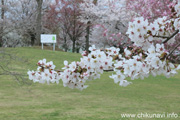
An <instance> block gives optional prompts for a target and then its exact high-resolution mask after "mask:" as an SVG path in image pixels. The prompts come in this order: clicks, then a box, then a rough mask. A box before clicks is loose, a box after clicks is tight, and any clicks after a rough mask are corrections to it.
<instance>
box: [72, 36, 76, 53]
mask: <svg viewBox="0 0 180 120" xmlns="http://www.w3.org/2000/svg"><path fill="white" fill-rule="evenodd" d="M75 45H76V40H75V39H73V48H72V52H73V53H74V52H75Z"/></svg>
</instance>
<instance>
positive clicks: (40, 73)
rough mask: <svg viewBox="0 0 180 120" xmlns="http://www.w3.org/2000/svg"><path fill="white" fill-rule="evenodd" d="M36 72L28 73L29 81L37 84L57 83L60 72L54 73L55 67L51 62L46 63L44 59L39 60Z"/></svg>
mask: <svg viewBox="0 0 180 120" xmlns="http://www.w3.org/2000/svg"><path fill="white" fill-rule="evenodd" d="M37 65H38V68H37V71H30V70H29V71H28V72H27V74H28V75H29V79H30V80H33V82H38V83H47V84H49V83H55V82H56V83H57V84H58V83H59V79H60V72H58V71H55V70H54V69H55V65H54V64H53V62H52V61H50V62H46V59H43V60H39V62H38V63H37Z"/></svg>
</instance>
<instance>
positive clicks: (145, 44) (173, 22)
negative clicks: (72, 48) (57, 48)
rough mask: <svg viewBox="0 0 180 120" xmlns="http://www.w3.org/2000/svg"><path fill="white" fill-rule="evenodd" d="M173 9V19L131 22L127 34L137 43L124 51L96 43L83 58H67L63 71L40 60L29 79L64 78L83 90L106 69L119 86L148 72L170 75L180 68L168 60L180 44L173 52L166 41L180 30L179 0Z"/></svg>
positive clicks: (143, 76)
mask: <svg viewBox="0 0 180 120" xmlns="http://www.w3.org/2000/svg"><path fill="white" fill-rule="evenodd" d="M174 10H175V11H176V14H174V17H172V18H168V17H166V16H163V17H160V18H157V19H155V20H154V21H152V22H150V21H148V20H147V19H146V18H144V17H137V18H134V20H133V21H131V22H129V26H128V30H127V32H126V34H127V35H128V37H129V39H130V40H131V41H132V42H133V43H134V44H133V45H132V46H128V47H126V48H125V49H124V52H123V53H121V54H120V52H119V51H120V49H119V48H115V47H110V48H106V49H96V47H95V46H94V45H93V46H92V47H90V48H89V51H90V53H88V52H87V51H85V52H84V53H83V54H82V58H81V59H80V61H78V62H75V61H74V62H71V63H68V61H64V67H63V71H57V70H55V65H54V64H53V62H52V61H51V62H46V59H43V60H40V61H39V62H38V63H37V64H38V68H37V71H28V75H29V79H30V80H33V81H34V82H39V83H55V82H56V83H59V80H62V82H63V85H64V87H69V88H72V89H74V88H77V89H80V90H83V89H85V88H87V87H88V86H87V85H86V84H85V83H86V81H89V80H92V79H97V78H100V75H101V74H102V73H103V72H104V71H111V70H113V71H115V73H114V74H112V75H111V76H110V78H112V79H113V80H114V82H115V83H117V84H119V85H120V86H127V85H129V84H132V82H130V81H127V77H130V78H131V80H134V79H139V78H140V79H144V78H145V77H148V76H149V75H153V76H157V75H164V76H166V77H167V78H169V77H171V76H173V75H175V74H177V73H178V71H177V70H179V69H180V65H176V64H173V63H171V61H170V60H169V59H170V55H171V54H172V53H173V51H174V50H175V49H177V48H178V47H179V46H180V43H178V44H177V45H176V46H175V47H174V48H173V49H172V50H170V51H168V50H166V49H165V45H164V44H166V43H167V44H168V43H169V42H174V41H175V39H174V37H175V36H176V35H177V34H178V33H179V30H180V19H179V17H180V1H178V3H177V4H176V5H175V6H174ZM105 17H106V16H105ZM157 41H159V43H158V42H157Z"/></svg>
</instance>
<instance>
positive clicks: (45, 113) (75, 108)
mask: <svg viewBox="0 0 180 120" xmlns="http://www.w3.org/2000/svg"><path fill="white" fill-rule="evenodd" d="M5 50H6V51H7V53H10V54H13V55H16V56H19V57H17V58H16V59H13V60H11V61H10V62H8V65H9V66H11V67H12V69H11V70H12V71H15V72H20V73H23V75H25V77H26V78H27V77H28V76H27V71H28V69H30V70H36V68H37V66H36V63H37V62H38V60H40V59H43V58H46V59H47V60H48V61H50V60H52V61H53V62H54V64H55V65H56V66H57V69H60V68H61V67H62V66H63V61H64V60H68V61H74V60H76V61H78V60H79V59H80V57H81V55H80V54H73V53H65V52H61V51H55V52H53V51H50V50H40V49H33V48H8V49H5ZM0 55H1V54H0ZM0 58H3V57H1V56H0ZM3 59H4V60H6V62H7V60H8V59H9V58H8V57H7V58H3ZM0 64H1V65H4V66H5V62H1V63H0ZM111 74H112V72H106V73H104V74H103V75H102V76H101V79H98V80H94V81H90V82H88V83H87V84H88V85H89V87H88V88H87V89H85V90H83V91H79V90H76V89H75V90H72V89H69V88H65V87H63V85H62V82H60V84H50V85H47V84H38V83H32V81H30V80H26V81H27V83H28V84H22V83H21V82H17V81H16V80H15V79H14V77H13V76H9V75H0V120H138V118H127V117H126V118H122V117H121V114H123V113H126V114H128V113H129V114H140V113H144V114H145V113H148V114H166V113H173V112H174V113H176V114H178V115H179V117H178V118H177V120H178V119H180V72H179V74H177V75H176V76H174V77H172V78H169V79H167V78H165V77H164V76H158V77H152V76H150V77H149V78H147V79H145V80H139V79H138V80H134V81H132V82H133V84H131V85H129V86H127V87H120V86H119V85H118V84H114V82H113V80H112V79H110V78H109V75H111ZM141 119H143V120H145V119H147V118H140V119H139V120H141ZM164 119H168V120H176V119H175V118H167V117H165V118H162V120H164ZM148 120H149V119H148ZM152 120H155V118H152ZM157 120H159V119H158V118H157Z"/></svg>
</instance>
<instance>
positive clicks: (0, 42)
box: [0, 0, 4, 47]
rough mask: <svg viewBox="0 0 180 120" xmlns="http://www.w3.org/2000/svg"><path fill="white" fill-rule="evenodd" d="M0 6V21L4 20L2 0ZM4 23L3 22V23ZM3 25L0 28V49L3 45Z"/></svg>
mask: <svg viewBox="0 0 180 120" xmlns="http://www.w3.org/2000/svg"><path fill="white" fill-rule="evenodd" d="M1 4H2V7H1V19H2V20H4V0H1ZM3 22H4V21H3ZM3 27H4V26H3V24H2V26H1V28H0V47H2V45H3V32H4V30H3Z"/></svg>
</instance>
